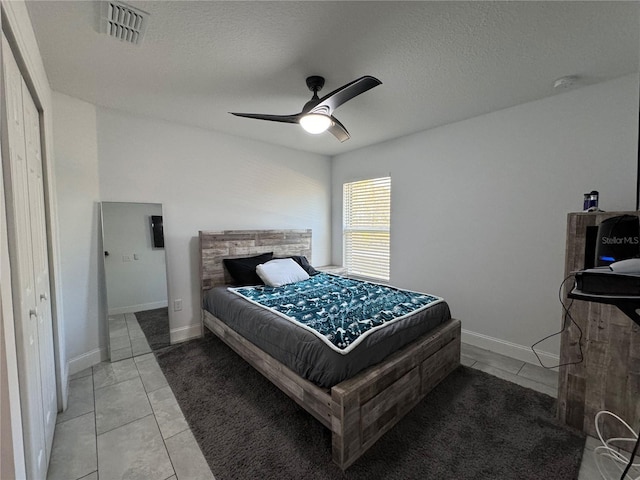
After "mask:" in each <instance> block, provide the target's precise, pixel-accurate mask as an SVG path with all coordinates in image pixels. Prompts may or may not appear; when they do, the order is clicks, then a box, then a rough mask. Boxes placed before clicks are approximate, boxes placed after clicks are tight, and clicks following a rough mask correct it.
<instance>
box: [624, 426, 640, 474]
mask: <svg viewBox="0 0 640 480" xmlns="http://www.w3.org/2000/svg"><path fill="white" fill-rule="evenodd" d="M639 443H640V435H638V439H637V440H636V445H635V447H633V452H631V458H630V459H629V463H627V468H625V469H624V472H622V476H621V477H620V480H624V479H625V478H626V476H627V473H628V472H629V470H630V469H631V465H633V459H634V458H636V453H637V452H638V444H639Z"/></svg>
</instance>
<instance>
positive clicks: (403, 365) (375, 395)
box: [331, 319, 460, 470]
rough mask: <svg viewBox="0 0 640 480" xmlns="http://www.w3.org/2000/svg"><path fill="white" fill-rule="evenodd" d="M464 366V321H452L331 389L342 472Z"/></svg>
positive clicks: (335, 442)
mask: <svg viewBox="0 0 640 480" xmlns="http://www.w3.org/2000/svg"><path fill="white" fill-rule="evenodd" d="M459 364H460V321H459V320H455V319H452V320H449V321H448V322H446V323H445V324H443V325H442V326H441V327H439V328H437V329H436V330H435V331H433V332H430V333H428V334H427V335H425V336H423V337H421V338H420V339H418V340H417V341H415V342H413V343H411V344H409V345H407V346H406V347H405V348H403V349H402V350H400V351H398V352H396V353H394V354H393V355H391V356H389V357H388V358H387V359H386V360H385V361H383V362H382V363H379V364H377V365H374V366H373V367H371V368H369V369H367V370H365V371H364V372H362V373H360V374H358V375H356V376H355V377H353V378H351V379H349V380H345V381H344V382H341V383H339V384H338V385H336V386H334V387H333V388H332V389H331V398H332V400H333V415H332V417H333V418H332V420H333V423H332V431H333V441H332V449H333V461H334V462H335V463H336V464H338V465H339V466H340V468H342V469H343V470H344V469H346V468H347V467H349V465H351V464H352V463H353V462H354V461H356V460H357V459H358V458H359V457H360V456H361V455H362V454H363V453H364V452H365V451H366V450H367V449H368V448H369V447H371V445H373V444H374V443H375V442H376V440H378V439H379V438H380V437H381V436H382V435H384V433H385V432H387V431H388V430H390V429H391V427H393V426H394V425H395V424H396V423H398V421H399V420H400V419H401V418H402V417H404V416H405V415H406V414H407V413H408V412H409V411H410V410H411V409H412V408H413V407H415V406H416V405H417V404H418V402H420V400H422V399H423V398H424V397H425V396H426V395H427V393H429V392H430V391H431V390H432V389H433V388H434V387H435V386H436V385H437V384H438V383H440V381H442V380H443V379H444V378H445V377H446V376H447V375H449V373H451V372H452V371H453V370H454V369H455V368H456V367H457V366H458V365H459Z"/></svg>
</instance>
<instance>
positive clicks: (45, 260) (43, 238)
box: [22, 81, 57, 456]
mask: <svg viewBox="0 0 640 480" xmlns="http://www.w3.org/2000/svg"><path fill="white" fill-rule="evenodd" d="M22 110H23V112H24V132H25V147H26V154H27V176H28V182H29V213H30V219H31V244H32V249H33V277H34V280H35V300H36V311H37V316H38V345H39V351H40V378H41V383H42V406H43V409H44V411H43V415H44V430H45V440H46V446H47V456H49V455H50V454H51V445H52V443H53V431H54V429H55V424H56V413H57V398H56V372H55V354H54V351H53V323H52V321H51V300H50V297H51V292H50V288H49V255H48V253H47V225H46V219H45V211H44V177H43V174H42V150H41V148H40V117H39V115H38V109H37V108H36V105H35V103H34V102H33V99H32V98H31V95H30V94H29V92H28V90H27V86H26V84H25V83H24V81H23V82H22Z"/></svg>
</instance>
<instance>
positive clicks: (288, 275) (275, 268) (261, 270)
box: [256, 258, 309, 287]
mask: <svg viewBox="0 0 640 480" xmlns="http://www.w3.org/2000/svg"><path fill="white" fill-rule="evenodd" d="M256 273H257V274H258V276H259V277H260V278H261V279H262V281H263V282H264V283H265V284H267V285H269V286H270V287H280V286H282V285H286V284H287V283H294V282H300V281H302V280H307V279H308V278H309V274H308V273H307V272H305V271H304V269H303V268H302V267H301V266H300V265H298V264H297V263H296V262H295V260H293V259H291V258H278V259H276V260H270V261H268V262H267V263H261V264H260V265H258V266H257V267H256Z"/></svg>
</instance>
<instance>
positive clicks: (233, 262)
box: [223, 252, 273, 286]
mask: <svg viewBox="0 0 640 480" xmlns="http://www.w3.org/2000/svg"><path fill="white" fill-rule="evenodd" d="M272 258H273V252H269V253H263V254H261V255H256V256H255V257H243V258H225V259H224V260H223V262H224V266H225V267H226V269H227V271H228V272H229V274H230V275H231V277H232V278H233V282H234V284H235V285H239V286H246V285H264V282H263V281H262V279H261V278H260V277H259V276H258V274H257V273H256V267H257V266H258V265H260V264H261V263H266V262H268V261H269V260H271V259H272Z"/></svg>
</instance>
